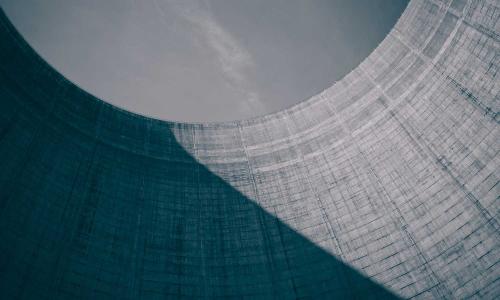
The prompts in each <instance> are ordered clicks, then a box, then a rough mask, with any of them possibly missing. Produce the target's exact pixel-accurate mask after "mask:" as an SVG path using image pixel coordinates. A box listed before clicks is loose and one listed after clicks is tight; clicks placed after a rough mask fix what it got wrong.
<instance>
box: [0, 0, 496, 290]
mask: <svg viewBox="0 0 500 300" xmlns="http://www.w3.org/2000/svg"><path fill="white" fill-rule="evenodd" d="M499 20H500V3H499V1H498V0H422V1H419V0H413V1H411V2H410V4H409V6H408V7H407V9H406V10H405V12H404V14H403V15H402V17H401V18H400V20H399V21H398V23H397V24H396V26H395V27H394V28H393V29H392V31H391V32H390V33H389V35H388V36H387V37H386V38H385V39H384V41H383V42H382V43H381V44H380V45H379V46H378V47H377V48H376V49H375V50H374V52H373V53H372V54H371V55H369V56H368V57H367V58H366V59H365V60H364V62H363V63H361V65H360V66H359V67H357V68H356V69H354V70H353V71H352V72H350V73H349V74H348V75H347V76H346V77H345V78H344V79H342V80H341V81H339V82H337V83H335V84H334V85H333V86H331V87H330V88H328V89H326V90H325V91H324V92H322V93H320V94H318V95H316V96H314V97H312V98H311V99H309V100H307V101H305V102H303V103H300V104H298V105H295V106H293V107H291V108H289V109H286V110H283V111H280V112H277V113H273V114H270V115H266V116H262V117H257V118H254V119H250V120H244V121H234V122H221V123H209V124H187V123H174V122H166V121H159V120H154V119H151V118H147V117H143V116H139V115H136V114H133V113H129V112H127V111H124V110H121V109H119V108H116V107H114V106H112V105H110V104H107V103H105V102H103V101H101V100H99V99H97V98H95V97H93V96H91V95H89V94H88V93H86V92H85V91H83V90H81V89H79V88H78V87H76V86H75V85H73V84H72V83H70V82H69V81H67V80H66V79H65V78H64V77H62V76H61V75H60V74H58V73H57V72H56V71H55V70H54V69H53V68H51V67H50V66H49V65H48V64H47V63H46V62H44V61H43V60H42V59H41V58H40V57H39V56H37V54H36V53H35V52H34V50H32V49H31V48H30V47H29V45H28V44H27V43H26V42H25V41H24V40H23V39H22V37H21V36H20V35H19V34H18V33H17V32H16V31H15V29H14V28H13V26H12V25H11V24H10V22H9V21H8V19H7V17H6V16H5V15H4V14H3V13H2V14H1V16H0V84H1V85H0V157H1V163H0V296H1V297H3V298H6V299H11V298H21V299H30V298H37V299H39V298H46V299H54V298H130V299H137V298H163V297H168V296H170V297H174V296H175V297H187V298H206V297H209V298H220V297H228V298H230V297H238V298H241V297H249V298H254V297H263V298H301V297H318V296H337V297H341V298H349V297H358V298H376V297H379V298H387V297H388V296H389V295H392V296H394V297H395V296H400V297H404V298H423V299H428V298H435V299H442V298H447V299H457V298H460V299H463V298H469V297H477V298H486V299H494V298H498V297H500V284H499V283H498V279H499V278H500V268H499V266H498V263H499V260H500V244H499V235H498V233H499V232H500V231H499V224H498V222H499V212H500V205H499V203H498V200H499V196H500V184H499V178H500V157H499V155H498V152H499V148H500V147H499V146H500V127H499V122H500V117H499V113H498V112H499V108H500V103H499V94H500V93H499V91H500V80H499V79H498V70H499V68H500V21H499ZM393 294H394V295H393Z"/></svg>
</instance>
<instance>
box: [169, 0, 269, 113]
mask: <svg viewBox="0 0 500 300" xmlns="http://www.w3.org/2000/svg"><path fill="white" fill-rule="evenodd" d="M167 4H168V6H169V8H171V9H173V10H174V11H175V12H176V13H177V14H178V15H179V16H180V17H182V18H183V19H185V20H187V21H188V22H189V23H190V24H191V25H193V27H194V28H195V29H196V32H197V33H198V34H199V36H200V37H201V39H202V40H203V42H204V43H205V44H206V45H208V48H209V49H210V50H211V51H212V52H213V53H214V54H215V57H216V59H217V63H218V65H219V67H220V69H221V71H222V73H223V74H224V77H225V78H226V80H227V82H228V83H229V84H230V85H231V87H232V88H234V89H235V90H236V91H238V93H240V94H242V97H243V99H242V101H241V103H240V109H241V110H242V111H248V110H251V111H256V110H257V111H258V112H259V113H262V112H263V111H264V104H263V103H262V101H261V99H260V96H259V93H258V92H257V91H255V90H254V89H252V88H251V84H250V82H249V80H248V76H247V74H248V71H249V70H250V69H251V68H253V67H255V63H254V60H253V58H252V56H251V55H250V53H249V52H248V51H247V50H246V49H245V48H244V47H243V46H242V45H241V44H240V43H239V42H238V40H237V39H236V38H235V37H234V36H232V35H231V33H230V32H229V31H227V30H226V29H225V28H224V27H223V26H221V24H220V23H219V22H218V21H217V19H216V18H215V16H214V14H213V13H212V10H211V8H210V5H209V4H208V3H207V2H206V1H203V0H201V1H200V0H180V1H172V0H168V1H167Z"/></svg>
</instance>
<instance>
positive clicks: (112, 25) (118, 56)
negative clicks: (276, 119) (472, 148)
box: [0, 0, 407, 122]
mask: <svg viewBox="0 0 500 300" xmlns="http://www.w3.org/2000/svg"><path fill="white" fill-rule="evenodd" d="M406 4H407V1H406V0H245V1H243V0H239V1H237V0H0V5H1V6H2V8H3V9H4V10H5V12H6V13H7V15H8V16H9V18H10V19H11V21H12V22H13V23H14V25H15V26H16V27H17V29H18V30H19V31H20V32H21V34H22V35H23V36H24V37H25V38H26V39H27V41H28V42H29V43H30V44H31V45H32V46H33V47H34V48H35V50H36V51H37V52H38V53H39V54H40V55H41V56H42V57H43V58H45V59H46V60H47V61H48V62H49V63H50V64H51V65H52V66H54V67H55V68H56V69H57V70H58V71H59V72H61V73H62V74H63V75H65V76H66V77H67V78H68V79H70V80H71V81H73V82H74V83H76V84H77V85H79V86H80V87H82V88H83V89H85V90H87V91H88V92H90V93H92V94H94V95H96V96H97V97H99V98H102V99H104V100H106V101H108V102H110V103H112V104H115V105H117V106H119V107H122V108H125V109H128V110H131V111H134V112H137V113H140V114H143V115H147V116H152V117H155V118H160V119H165V120H177V121H200V122H203V121H223V120H235V119H245V118H249V117H252V116H257V115H262V114H265V113H269V112H273V111H276V110H279V109H283V108H285V107H289V106H291V105H293V104H295V103H298V102H300V101H303V100H305V99H307V98H309V97H311V96H313V95H315V94H316V93H318V92H320V91H322V90H323V89H325V88H327V87H328V86H330V85H331V84H332V83H333V82H334V81H337V80H339V79H340V78H342V77H343V76H344V75H345V74H347V73H348V72H349V71H350V70H352V69H353V68H354V67H356V66H357V65H358V64H359V63H360V62H361V61H362V60H363V59H364V58H365V57H366V56H367V55H368V54H369V53H370V52H371V51H372V50H373V49H374V48H375V47H376V46H377V45H378V43H380V42H381V41H382V39H383V38H384V37H385V36H386V35H387V33H388V32H389V30H390V29H391V28H392V26H393V25H394V23H395V22H396V21H397V19H398V17H399V16H400V15H401V13H402V11H403V10H404V8H405V7H406Z"/></svg>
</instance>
